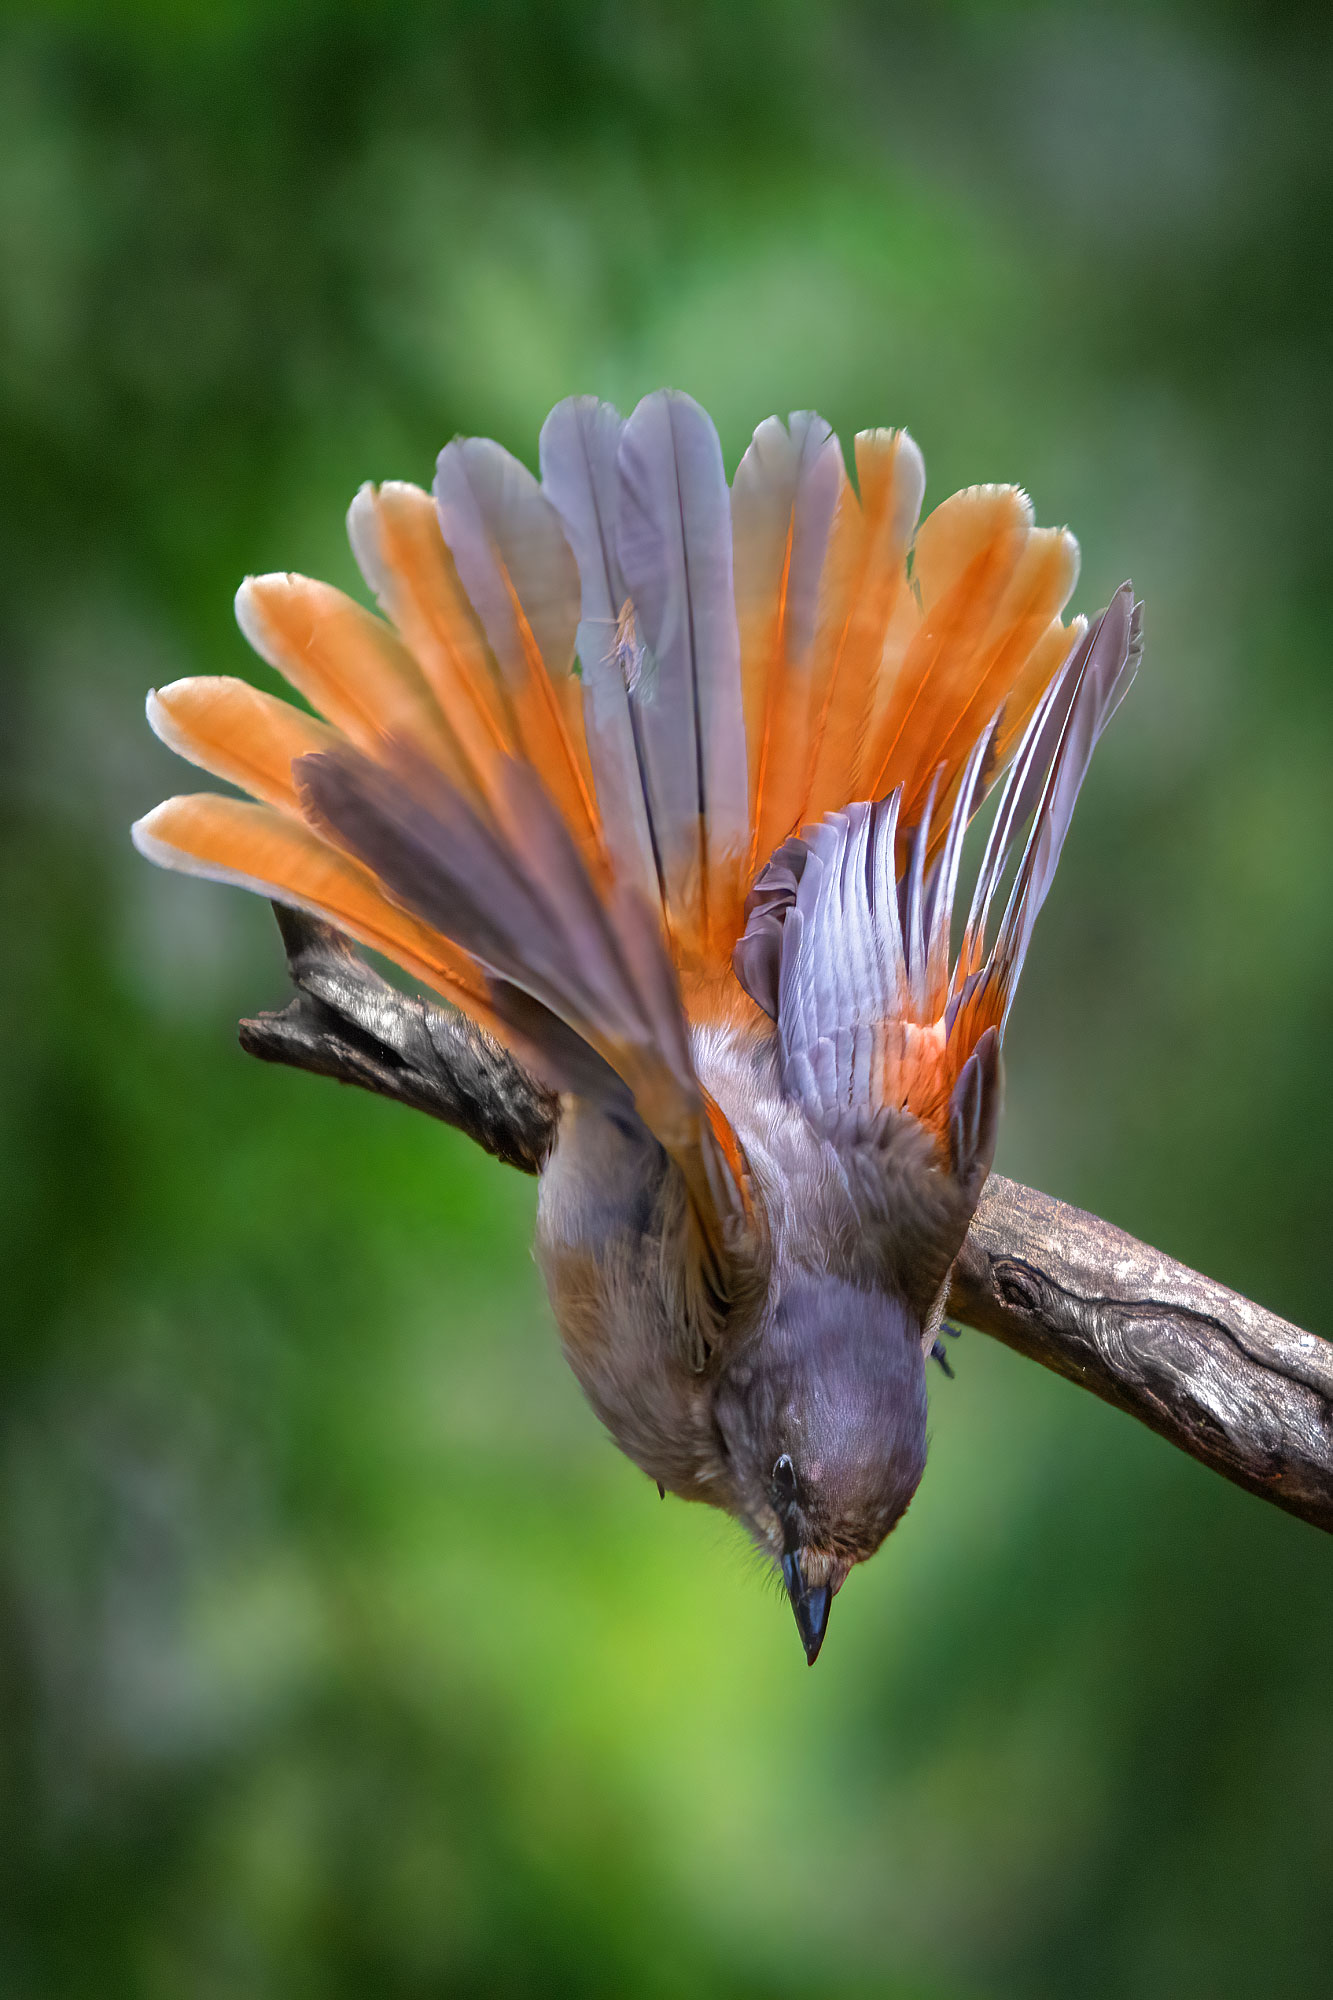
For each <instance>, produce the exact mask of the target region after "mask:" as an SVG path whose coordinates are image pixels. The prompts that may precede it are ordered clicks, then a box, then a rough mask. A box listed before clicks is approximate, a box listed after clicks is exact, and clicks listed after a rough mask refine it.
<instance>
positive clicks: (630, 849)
mask: <svg viewBox="0 0 1333 2000" xmlns="http://www.w3.org/2000/svg"><path fill="white" fill-rule="evenodd" d="M624 428H625V425H624V419H623V418H622V417H621V415H620V412H619V411H618V410H617V409H616V408H615V407H614V406H613V405H612V404H610V403H602V402H599V401H598V400H597V398H596V397H595V396H571V397H568V398H567V399H566V400H565V401H564V402H563V403H557V404H556V406H555V408H554V409H553V410H552V411H551V414H550V415H549V417H547V419H546V422H545V423H544V424H543V425H542V433H541V445H540V451H541V470H542V491H543V492H544V493H545V494H546V496H547V498H548V499H549V500H550V501H551V503H552V504H553V506H554V507H555V508H556V510H557V512H558V513H559V515H560V518H561V521H562V522H563V524H564V530H565V534H566V536H567V537H568V539H569V544H570V547H571V548H572V549H573V551H574V558H575V561H576V562H577V564H578V570H579V580H580V586H581V606H580V612H579V625H578V634H577V639H576V642H575V643H576V647H577V651H578V656H579V664H580V667H581V669H582V675H583V718H584V728H585V731H586V733H587V740H588V758H589V761H590V763H591V765H592V774H593V783H594V785H595V787H596V790H597V804H598V810H599V812H600V814H601V819H602V825H603V828H604V830H605V833H606V839H607V846H608V848H609V850H610V852H611V853H612V855H613V856H614V857H615V863H616V868H617V871H618V873H619V874H620V875H621V876H622V878H623V879H624V880H625V881H628V882H632V883H633V884H634V886H635V887H636V888H638V889H639V891H640V893H641V894H642V895H643V896H644V897H645V898H646V899H647V900H648V901H649V902H654V901H660V902H663V903H664V902H665V901H666V895H667V889H666V881H665V877H664V873H663V868H662V858H661V854H660V852H659V851H658V847H657V844H656V841H655V838H654V829H653V822H652V815H651V801H650V798H649V795H648V787H647V777H646V765H645V761H644V750H643V742H642V727H641V721H640V718H639V716H638V714H637V713H636V704H635V702H634V701H633V699H632V697H631V687H630V683H631V680H632V676H631V675H627V674H626V672H625V662H624V659H623V655H622V635H621V627H620V618H621V612H622V611H623V609H624V606H625V604H626V601H627V599H628V596H629V592H628V589H627V587H626V583H625V578H624V573H623V572H622V570H621V567H620V557H619V554H618V553H617V547H616V520H617V516H618V513H619V485H620V473H619V469H618V456H619V451H620V437H621V433H622V431H623V430H624Z"/></svg>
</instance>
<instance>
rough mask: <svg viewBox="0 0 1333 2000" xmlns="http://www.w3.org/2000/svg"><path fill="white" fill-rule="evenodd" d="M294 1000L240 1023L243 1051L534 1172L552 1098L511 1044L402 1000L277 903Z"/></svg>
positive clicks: (338, 943) (343, 945) (327, 930)
mask: <svg viewBox="0 0 1333 2000" xmlns="http://www.w3.org/2000/svg"><path fill="white" fill-rule="evenodd" d="M273 912H274V915H275V916H276V917H277V919H278V928H279V930H280V931H281V932H282V942H283V947H284V949H285V950H286V953H287V965H288V969H289V970H290V972H291V975H292V979H293V981H294V982H295V985H296V998H295V1000H293V1001H292V1002H291V1003H290V1005H289V1006H287V1007H284V1009H283V1011H282V1012H281V1013H280V1014H259V1015H257V1016H256V1017H255V1019H254V1020H252V1021H242V1022H241V1024H240V1042H241V1047H242V1048H243V1049H244V1050H245V1052H246V1054H247V1055H252V1056H258V1057H259V1058H260V1060H261V1061H262V1062H275V1063H287V1064H289V1065H290V1066H291V1067H292V1068H293V1069H308V1070H313V1072H314V1073H315V1075H316V1076H332V1077H336V1078H337V1079H338V1081H339V1082H340V1083H354V1084H356V1085H358V1087H359V1088H360V1089H362V1090H373V1091H374V1092H375V1093H376V1095H377V1096H379V1097H392V1098H394V1099H395V1100H396V1101H397V1102H398V1103H399V1104H406V1105H409V1106H410V1107H411V1109H412V1110H413V1111H425V1112H427V1113H428V1114H429V1115H430V1117H432V1118H440V1119H443V1121H444V1123H445V1124H446V1125H456V1126H457V1127H458V1129H459V1131H460V1132H466V1133H467V1135H468V1137H469V1139H475V1140H476V1142H477V1144H478V1145H479V1146H483V1147H484V1148H485V1149H486V1151H487V1152H488V1153H493V1154H494V1156H495V1157H496V1159H498V1160H503V1161H504V1163H505V1165H506V1166H510V1167H519V1168H521V1169H522V1171H523V1172H524V1173H525V1174H536V1173H540V1172H541V1167H542V1162H543V1161H544V1160H545V1158H546V1155H547V1154H548V1153H549V1152H550V1150H551V1146H552V1144H553V1142H554V1139H555V1122H556V1115H557V1110H558V1107H557V1104H556V1100H555V1099H554V1098H553V1097H551V1096H550V1095H549V1093H548V1092H547V1091H545V1090H543V1089H542V1087H541V1085H540V1084H539V1083H538V1082H537V1081H536V1080H535V1078H533V1077H532V1076H530V1075H529V1074H528V1072H527V1071H526V1070H525V1069H523V1068H522V1067H521V1066H520V1065H519V1064H518V1063H516V1062H515V1061H514V1059H513V1057H512V1056H511V1055H510V1054H509V1051H508V1050H507V1049H503V1048H501V1047H500V1044H499V1043H498V1042H497V1041H494V1040H493V1039H492V1037H491V1036H490V1035H488V1034H486V1033H485V1031H484V1030H483V1029H481V1028H478V1027H477V1026H476V1025H475V1023H473V1022H472V1021H469V1020H468V1018H467V1016H466V1015H465V1014H459V1013H457V1012H456V1011H455V1010H454V1009H453V1008H451V1007H443V1006H440V1007H435V1006H431V1005H430V1003H429V1002H427V1001H425V1000H413V999H409V998H408V997H407V995H406V994H403V993H400V992H399V991H398V990H397V988H396V987H393V986H390V985H389V982H388V981H387V980H386V979H381V978H380V976H379V974H378V973H377V972H375V971H373V970H372V969H371V967H370V966H368V965H367V964H366V962H365V960H364V959H362V958H359V957H358V956H357V954H356V952H355V951H354V950H353V949H352V947H351V945H350V944H349V943H348V942H347V940H346V938H344V937H343V936H342V934H341V932H339V931H336V930H333V929H332V928H331V927H330V926H329V925H328V924H321V923H317V922H316V921H315V919H314V918H313V917H305V916H302V915H300V914H299V912H297V911H295V910H290V909H288V908H286V906H285V905H284V904H282V903H275V904H274V905H273Z"/></svg>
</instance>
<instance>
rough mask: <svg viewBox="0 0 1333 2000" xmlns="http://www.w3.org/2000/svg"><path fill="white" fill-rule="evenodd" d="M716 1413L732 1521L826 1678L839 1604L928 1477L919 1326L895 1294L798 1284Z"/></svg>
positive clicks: (733, 1368) (756, 1341)
mask: <svg viewBox="0 0 1333 2000" xmlns="http://www.w3.org/2000/svg"><path fill="white" fill-rule="evenodd" d="M714 1415H715V1419H716V1423H717V1428H718V1432H719V1434H720V1436H721V1440H722V1445H723V1450H724V1453H725V1460H726V1466H727V1473H728V1482H729V1486H730V1490H731V1500H730V1505H731V1511H732V1512H733V1513H735V1514H736V1515H737V1516H738V1518H739V1519H740V1520H742V1521H743V1522H744V1524H745V1526H746V1527H747V1528H748V1529H749V1531H750V1533H751V1535H752V1536H753V1537H754V1539H755V1541H756V1542H757V1543H758V1544H759V1546H760V1548H761V1549H763V1550H764V1551H765V1552H766V1553H767V1554H768V1555H770V1556H771V1557H772V1559H773V1561H774V1563H775V1564H776V1565H777V1566H778V1567H779V1568H780V1570H781V1573H782V1578H783V1581H784V1583H785V1585H786V1588H787V1593H788V1596H789V1597H790V1599H791V1604H792V1609H793V1611H794V1612H795V1614H796V1623H797V1627H798V1629H799V1631H800V1635H801V1641H802V1644H803V1645H804V1647H805V1652H806V1658H807V1659H808V1660H809V1662H810V1664H811V1665H812V1666H813V1665H814V1662H815V1659H816V1656H817V1655H818V1652H819V1649H820V1646H821V1645H822V1643H823V1639H824V1632H825V1629H826V1627H827V1625H828V1616H829V1608H830V1606H831V1604H832V1601H833V1597H834V1595H835V1593H836V1592H837V1591H838V1590H839V1589H840V1588H841V1586H842V1584H843V1582H844V1581H845V1579H846V1577H847V1575H848V1573H849V1571H850V1570H851V1569H852V1567H853V1565H854V1564H856V1563H858V1562H864V1561H865V1560H866V1559H867V1557H869V1556H872V1555H874V1553H875V1551H876V1549H878V1548H879V1546H880V1544H881V1543H882V1542H883V1540H884V1538H885V1536H886V1535H887V1534H888V1533H889V1531H890V1530H891V1529H892V1528H893V1527H895V1526H896V1525H897V1523H898V1521H900V1520H901V1518H902V1516H903V1514H904V1513H905V1512H906V1509H907V1505H908V1502H909V1501H910V1500H911V1498H912V1495H913V1494H914V1493H915V1491H916V1489H917V1486H918V1484H919V1483H920V1479H921V1474H922V1472H923V1471H924V1470H925V1463H926V1379H925V1357H924V1354H923V1350H922V1327H921V1323H920V1320H919V1319H918V1318H917V1317H916V1315H915V1314H914V1313H913V1312H912V1311H911V1309H910V1308H909V1307H908V1306H907V1305H906V1304H904V1303H902V1302H900V1301H897V1300H894V1299H892V1298H887V1297H885V1296H884V1295H883V1294H882V1293H875V1292H870V1291H865V1290H862V1289H861V1288H859V1287H858V1286H855V1285H851V1284H848V1283H846V1282H845V1281H844V1280H842V1279H839V1278H835V1277H832V1276H829V1275H828V1274H826V1273H816V1272H809V1271H796V1272H788V1273H786V1274H784V1276H783V1278H782V1281H781V1283H780V1284H779V1285H776V1286H775V1288H774V1293H773V1295H772V1297H771V1299H770V1304H769V1308H768V1310H767V1312H766V1313H765V1315H764V1318H763V1321H762V1323H761V1325H760V1326H759V1328H758V1329H757V1331H756V1333H755V1335H754V1337H753V1338H752V1339H751V1340H750V1341H748V1342H747V1343H746V1345H745V1346H744V1348H743V1349H742V1350H741V1351H740V1352H739V1353H737V1355H736V1356H735V1358H734V1360H733V1361H732V1362H731V1364H730V1365H729V1367H728V1368H727V1370H726V1371H725V1373H724V1374H723V1376H722V1377H721V1379H720V1381H719V1383H718V1388H717V1394H716V1398H715V1403H714Z"/></svg>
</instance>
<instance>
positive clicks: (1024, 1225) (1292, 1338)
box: [240, 904, 1333, 1531]
mask: <svg viewBox="0 0 1333 2000" xmlns="http://www.w3.org/2000/svg"><path fill="white" fill-rule="evenodd" d="M274 909H275V912H276V914H277V918H278V923H279V926H280V927H281V930H282V939H283V944H284V946H285V948H286V952H287V962H288V966H289V968H290V971H291V976H292V979H293V981H294V982H295V985H296V988H297V996H296V998H295V999H294V1000H293V1001H292V1002H291V1003H290V1005H289V1006H287V1007H286V1008H285V1009H284V1010H283V1011H282V1013H280V1014H260V1015H259V1016H257V1017H256V1018H255V1019H254V1020H250V1021H242V1022H241V1025H240V1039H241V1047H242V1048H243V1049H245V1050H247V1051H248V1053H249V1054H251V1055H254V1056H258V1057H260V1058H261V1059H262V1060H264V1061H266V1062H279V1063H287V1064H289V1065H290V1066H292V1067H293V1068H296V1069H306V1070H312V1071H313V1072H314V1073H315V1074H316V1075H319V1076H332V1077H336V1078H338V1079H339V1080H340V1081H341V1082H343V1083H352V1084H356V1085H358V1086H359V1087H360V1088H361V1089H363V1090H372V1091H375V1092H376V1093H377V1094H378V1095H379V1096H381V1097H390V1098H394V1099H396V1100H397V1102H398V1103H400V1104H407V1105H410V1106H411V1107H412V1109H413V1110H416V1111H425V1112H427V1113H428V1114H429V1115H430V1116H431V1117H433V1118H439V1119H442V1120H443V1121H444V1123H445V1124H447V1125H455V1126H457V1127H458V1128H459V1130H460V1131H463V1132H466V1133H467V1135H468V1136H469V1138H471V1139H474V1140H476V1142H477V1144H478V1145H480V1146H484V1147H485V1149H486V1151H487V1152H488V1153H492V1154H494V1155H495V1157H496V1158H497V1159H500V1160H504V1161H505V1162H506V1163H507V1164H508V1165H510V1166H515V1167H520V1168H522V1170H523V1171H524V1172H525V1173H531V1174H535V1173H538V1172H540V1170H541V1166H542V1163H543V1161H544V1160H545V1158H546V1156H547V1154H548V1153H549V1151H550V1149H551V1146H552V1144H553V1142H554V1138H555V1128H556V1119H557V1116H558V1106H557V1104H556V1101H555V1099H554V1098H552V1097H551V1096H550V1095H549V1093H548V1092H546V1091H545V1090H543V1089H542V1088H541V1086H540V1085H539V1084H537V1083H536V1082H535V1081H534V1079H533V1078H532V1077H531V1076H529V1075H528V1073H527V1072H526V1071H525V1070H524V1069H523V1068H522V1067H521V1065H520V1064H518V1063H516V1062H515V1061H514V1059H513V1057H512V1056H511V1055H509V1053H508V1052H507V1051H506V1050H505V1049H503V1048H501V1047H500V1045H499V1043H497V1042H495V1041H494V1040H493V1039H492V1038H491V1037H490V1036H489V1035H487V1034H485V1033H484V1032H483V1031H482V1030H481V1029H480V1028H478V1027H476V1026H474V1024H473V1023H472V1022H470V1021H468V1020H467V1019H466V1017H465V1016H463V1015H461V1014H457V1013H454V1012H453V1011H452V1010H450V1009H447V1008H445V1007H436V1006H432V1005H431V1004H430V1003H429V1002H427V1001H424V1000H416V999H409V998H407V997H406V996H405V995H403V994H401V993H399V992H398V991H397V989H396V988H394V987H392V986H390V985H389V984H388V983H387V981H385V980H383V979H381V978H380V976H379V974H378V973H376V972H374V971H372V970H371V968H370V967H369V966H368V965H367V964H365V962H364V961H363V960H362V959H361V958H359V957H358V956H357V954H356V953H355V952H354V951H353V949H352V948H351V946H350V945H349V944H348V943H347V941H346V940H345V939H344V938H343V937H342V936H341V935H340V934H339V933H338V932H337V931H335V930H331V929H330V928H329V927H328V926H327V925H324V924H319V923H316V922H315V921H314V920H313V919H311V918H308V917H304V916H300V915H297V914H296V913H295V912H293V911H291V910H288V909H284V908H283V907H281V906H280V905H277V904H275V905H274ZM949 1311H950V1313H951V1315H952V1316H953V1317H954V1318H956V1319H961V1320H965V1321H966V1322H967V1323H968V1325H969V1326H974V1327H976V1328H978V1329H979V1330H980V1331H981V1332H982V1333H988V1334H992V1335H994V1337H995V1338H996V1339H997V1340H1002V1341H1003V1342H1004V1343H1005V1345H1006V1346H1007V1347H1012V1348H1014V1349H1016V1351H1017V1352H1018V1353H1020V1354H1026V1355H1027V1356H1028V1357H1029V1358H1030V1359H1031V1360H1033V1361H1040V1362H1041V1363H1042V1364H1043V1366H1045V1367H1047V1368H1051V1369H1054V1371H1055V1372H1056V1374H1058V1375H1064V1376H1066V1377H1067V1378H1068V1379H1069V1380H1070V1381H1071V1382H1077V1383H1079V1384H1081V1386H1082V1387H1083V1388H1085V1389H1091V1390H1092V1391H1093V1393H1094V1394H1095V1395H1098V1396H1101V1397H1103V1398H1104V1399H1105V1401H1107V1402H1108V1403H1114V1404H1115V1405H1116V1407H1117V1408H1118V1409H1122V1410H1127V1411H1128V1412H1129V1414H1130V1415H1131V1416H1134V1417H1138V1418H1139V1419H1140V1421H1141V1422H1143V1423H1145V1424H1148V1425H1149V1426H1150V1427H1151V1429H1153V1430H1155V1431H1157V1432H1158V1433H1159V1434H1160V1435H1161V1436H1162V1437H1164V1438H1167V1439H1168V1440H1169V1441H1170V1442H1171V1443H1172V1444H1174V1445H1178V1446H1179V1447H1180V1449H1181V1450H1182V1451H1187V1452H1189V1453H1190V1455H1191V1456H1192V1457H1194V1458H1197V1459H1199V1460H1201V1461H1202V1463H1203V1464H1205V1465H1209V1466H1211V1467H1212V1468H1213V1470H1214V1471H1215V1472H1220V1473H1221V1474H1222V1475H1223V1477H1224V1478H1227V1479H1230V1480H1233V1481H1234V1482H1235V1484H1236V1485H1238V1486H1243V1487H1245V1488H1246V1489H1247V1490H1248V1491H1249V1492H1251V1493H1257V1494H1259V1495H1260V1497H1261V1498H1262V1499H1265V1500H1271V1501H1273V1502H1274V1503H1275V1504H1276V1505H1277V1506H1279V1507H1284V1508H1285V1509H1286V1510H1287V1511H1288V1512H1289V1513H1292V1514H1299V1515H1300V1516H1301V1518H1302V1519H1303V1520H1306V1521H1310V1522H1312V1523H1313V1524H1314V1525H1315V1526H1316V1527H1320V1528H1324V1529H1328V1530H1331V1531H1333V1343H1330V1342H1328V1341H1325V1340H1321V1339H1319V1338H1318V1336H1317V1335H1315V1334H1312V1333H1302V1332H1301V1331H1300V1329H1299V1328H1298V1327H1294V1326H1291V1325H1289V1324H1288V1323H1287V1321H1286V1320H1282V1319H1279V1318H1278V1317H1277V1316H1276V1314H1274V1313H1269V1312H1265V1311H1264V1309H1263V1308H1262V1307H1261V1306H1257V1305H1254V1304H1253V1303H1252V1302H1251V1301H1250V1300H1249V1299H1245V1298H1242V1297H1241V1296H1240V1295H1239V1293H1236V1292H1231V1291H1228V1290H1227V1288H1226V1287H1225V1286H1224V1285H1219V1284H1215V1283H1214V1282H1213V1280H1212V1279H1211V1278H1205V1277H1202V1276H1201V1275H1200V1274H1199V1273H1198V1272H1197V1271H1191V1270H1189V1269H1188V1268H1187V1267H1186V1266H1185V1265H1184V1264H1177V1263H1175V1262H1174V1261H1173V1260H1172V1259H1171V1258H1170V1257H1167V1256H1164V1255H1163V1254H1162V1252H1161V1251H1159V1250H1153V1249H1151V1248H1150V1247H1149V1246H1148V1245H1147V1244H1145V1243H1139V1242H1137V1241H1136V1240H1135V1239H1134V1237H1132V1236H1127V1235H1126V1234H1125V1232H1124V1231H1123V1230H1121V1229H1117V1228H1115V1227H1114V1225H1113V1224H1111V1223H1109V1222H1102V1221H1100V1220H1099V1219H1098V1218H1097V1217H1096V1216H1093V1215H1087V1214H1085V1213H1084V1211H1083V1210H1082V1209H1078V1208H1071V1207H1070V1206H1069V1204H1068V1203H1066V1202H1062V1201H1055V1200H1053V1199H1052V1198H1051V1196H1050V1195H1044V1194H1037V1193H1036V1192H1035V1191H1034V1190H1033V1189H1031V1188H1025V1187H1020V1186H1019V1185H1018V1183H1017V1182H1015V1181H1009V1180H1005V1179H1004V1178H1003V1177H1002V1176H1001V1175H999V1174H993V1175H992V1176H991V1178H990V1181H989V1182H988V1184H987V1186H986V1191H985V1193H984V1195H983V1196H982V1199H981V1205H980V1207H979V1208H978V1210H977V1213H976V1216H975V1217H974V1219H973V1223H972V1228H971V1230H970V1232H969V1234H968V1238H967V1242H966V1243H965V1244H964V1246H963V1250H962V1253H961V1255H960V1256H959V1258H958V1262H957V1264H956V1265H955V1266H954V1274H953V1283H952V1286H951V1290H950V1295H949Z"/></svg>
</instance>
